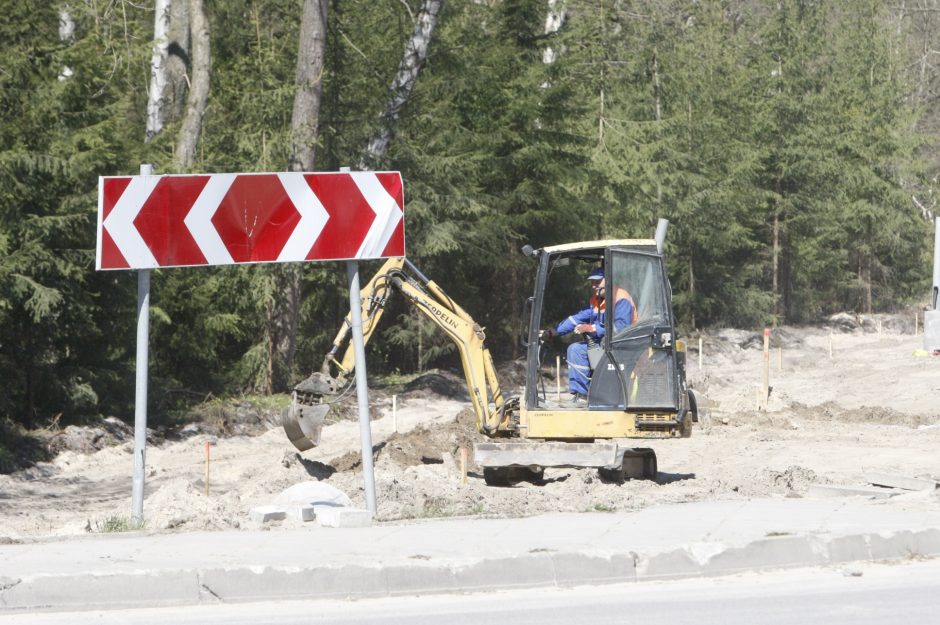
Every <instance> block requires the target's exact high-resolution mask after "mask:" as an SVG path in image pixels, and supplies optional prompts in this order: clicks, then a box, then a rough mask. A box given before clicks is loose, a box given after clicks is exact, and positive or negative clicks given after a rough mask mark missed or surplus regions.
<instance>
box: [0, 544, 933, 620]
mask: <svg viewBox="0 0 940 625" xmlns="http://www.w3.org/2000/svg"><path fill="white" fill-rule="evenodd" d="M379 622H380V623H383V624H392V625H399V624H400V625H414V624H415V623H422V624H424V623H446V624H447V625H479V624H480V623H485V624H486V625H497V624H501V623H506V624H510V623H511V624H513V625H529V624H531V625H547V624H555V623H558V624H560V623H604V624H605V625H613V624H619V623H623V624H631V625H632V624H636V625H641V624H642V625H652V624H655V625H685V624H689V625H709V624H712V623H714V624H716V625H718V624H720V625H806V624H808V623H812V624H814V625H817V624H818V625H843V624H844V625H884V624H885V623H903V624H904V625H921V624H923V625H927V624H930V625H935V624H936V623H938V622H940V560H928V561H923V562H910V563H905V564H894V565H888V564H875V565H849V566H847V567H844V568H827V569H800V570H791V571H782V572H774V573H762V574H756V573H752V574H746V575H737V576H730V577H722V578H705V579H694V580H683V581H679V582H645V583H640V584H620V585H611V586H585V587H580V588H572V589H567V590H544V589H541V590H527V591H511V592H500V593H488V594H478V595H434V596H427V597H396V598H390V599H373V600H361V601H289V602H282V603H249V604H226V605H221V604H220V605H214V606H205V605H203V606H189V607H171V608H151V609H140V610H113V611H106V612H100V611H89V612H68V613H62V612H60V613H37V612H33V613H29V614H15V615H6V616H2V617H0V623H3V624H4V625H7V624H9V625H19V624H24V625H25V624H26V623H29V624H30V625H65V624H68V625H71V624H73V623H99V624H102V625H111V624H113V625H127V624H134V623H148V624H151V625H196V624H199V625H212V624H218V625H223V624H224V625H241V624H245V625H248V624H251V625H257V624H261V623H271V624H277V625H294V624H301V623H304V624H307V623H317V624H318V625H320V624H323V625H334V624H335V625H361V624H365V623H379Z"/></svg>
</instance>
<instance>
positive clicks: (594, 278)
mask: <svg viewBox="0 0 940 625" xmlns="http://www.w3.org/2000/svg"><path fill="white" fill-rule="evenodd" d="M588 280H589V281H590V283H591V300H590V303H589V304H588V306H587V308H584V309H582V310H580V311H578V312H576V313H574V314H573V315H571V316H569V317H568V318H566V319H564V320H563V321H562V322H561V323H559V324H558V326H557V327H555V328H554V329H551V328H550V329H548V330H546V331H545V336H547V337H548V338H551V337H554V336H563V335H565V334H568V333H570V332H574V333H575V334H579V335H581V337H582V340H580V341H575V342H574V343H571V344H570V345H569V346H568V356H567V359H568V391H569V392H570V393H571V397H570V401H571V403H573V404H586V403H587V394H588V387H589V386H590V384H591V360H590V358H589V356H588V351H589V350H590V349H591V348H597V349H599V348H600V344H601V340H602V339H603V337H604V334H605V333H606V329H605V323H606V314H607V310H606V308H607V298H606V282H605V280H604V269H603V267H597V268H595V269H594V270H593V271H591V273H590V275H588ZM636 316H637V314H636V305H635V304H634V302H633V298H632V297H631V296H630V294H629V293H628V292H627V291H626V290H625V289H621V288H618V289H617V290H616V293H615V297H614V327H615V328H616V329H617V330H618V331H620V330H622V329H623V328H626V327H628V326H630V325H631V324H633V323H634V322H636Z"/></svg>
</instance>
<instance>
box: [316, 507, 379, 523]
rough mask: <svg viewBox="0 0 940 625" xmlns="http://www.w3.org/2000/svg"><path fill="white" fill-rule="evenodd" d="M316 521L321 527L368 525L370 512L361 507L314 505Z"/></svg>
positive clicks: (370, 521)
mask: <svg viewBox="0 0 940 625" xmlns="http://www.w3.org/2000/svg"><path fill="white" fill-rule="evenodd" d="M313 508H314V510H315V514H316V519H317V523H318V524H319V525H320V526H321V527H369V526H370V525H372V513H371V512H369V511H368V510H363V509H362V508H339V507H336V506H314V507H313Z"/></svg>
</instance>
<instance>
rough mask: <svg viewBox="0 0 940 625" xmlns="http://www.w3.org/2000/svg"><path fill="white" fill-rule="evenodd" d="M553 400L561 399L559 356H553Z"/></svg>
mask: <svg viewBox="0 0 940 625" xmlns="http://www.w3.org/2000/svg"><path fill="white" fill-rule="evenodd" d="M555 401H561V356H555Z"/></svg>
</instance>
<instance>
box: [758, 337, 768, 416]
mask: <svg viewBox="0 0 940 625" xmlns="http://www.w3.org/2000/svg"><path fill="white" fill-rule="evenodd" d="M769 399H770V328H764V367H763V372H762V376H761V390H760V402H761V404H762V407H763V409H764V410H767V405H768V403H769Z"/></svg>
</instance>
